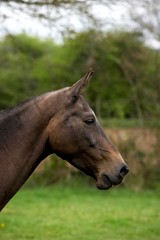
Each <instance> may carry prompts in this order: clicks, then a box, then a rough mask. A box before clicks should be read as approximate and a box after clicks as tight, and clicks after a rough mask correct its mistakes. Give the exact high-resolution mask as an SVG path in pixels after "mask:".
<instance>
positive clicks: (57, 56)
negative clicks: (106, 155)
mask: <svg viewBox="0 0 160 240" xmlns="http://www.w3.org/2000/svg"><path fill="white" fill-rule="evenodd" d="M159 62H160V54H159V52H156V51H154V50H152V49H150V48H148V47H146V46H145V45H144V43H143V40H142V38H141V35H140V34H139V33H136V32H120V31H116V32H111V33H102V32H97V31H95V30H89V31H87V32H82V33H78V34H75V35H73V36H69V37H67V38H65V39H64V43H63V44H62V45H58V44H55V43H54V42H53V41H51V40H40V39H38V38H35V37H29V36H27V35H25V34H21V35H17V36H14V35H7V36H6V37H5V38H4V39H3V40H1V42H0V108H1V109H2V108H4V107H8V106H11V105H14V104H16V103H18V102H20V101H22V100H23V99H26V98H29V97H31V96H33V95H38V94H40V93H42V92H46V91H50V90H53V89H57V88H62V87H65V86H67V85H71V84H73V83H74V82H75V81H76V80H78V79H79V78H80V77H81V76H82V75H83V74H85V72H86V71H87V70H88V69H89V68H90V67H93V69H94V71H95V73H94V79H93V80H92V85H91V87H90V88H89V89H88V91H87V98H88V99H89V101H90V103H91V106H92V108H93V109H94V110H95V111H96V114H97V115H98V116H101V117H102V118H104V117H105V118H106V117H111V118H120V119H124V118H139V119H140V120H141V123H143V119H145V118H146V117H147V118H150V121H151V120H153V118H155V116H156V117H157V116H159V114H160V107H159V104H158V102H159V89H160V85H159V83H160V81H159V73H158V72H159V70H158V66H159Z"/></svg>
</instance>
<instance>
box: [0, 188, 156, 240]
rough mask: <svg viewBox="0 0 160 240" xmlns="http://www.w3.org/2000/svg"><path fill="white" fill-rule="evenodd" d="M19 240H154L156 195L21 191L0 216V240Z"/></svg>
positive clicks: (118, 190) (89, 190) (119, 191)
mask: <svg viewBox="0 0 160 240" xmlns="http://www.w3.org/2000/svg"><path fill="white" fill-rule="evenodd" d="M84 185H85V184H84ZM23 239H36V240H52V239H53V240H105V239H107V240H159V239H160V194H159V193H158V191H157V192H152V191H144V192H133V191H131V190H126V189H122V188H120V187H118V188H115V189H112V190H109V191H98V190H97V189H95V188H93V187H89V186H86V185H85V186H84V187H82V185H81V186H74V185H73V186H70V185H66V186H64V185H62V184H61V185H55V186H54V187H41V188H32V189H28V188H24V189H22V190H21V191H20V192H19V193H18V194H17V195H16V196H15V197H14V198H13V199H12V201H10V203H9V204H8V205H7V206H6V207H5V209H4V210H3V211H2V213H1V215H0V240H23Z"/></svg>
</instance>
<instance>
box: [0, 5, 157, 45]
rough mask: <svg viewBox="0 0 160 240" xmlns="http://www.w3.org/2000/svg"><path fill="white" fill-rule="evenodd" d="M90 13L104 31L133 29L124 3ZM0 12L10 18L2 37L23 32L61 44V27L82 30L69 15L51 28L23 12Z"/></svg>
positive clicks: (78, 21)
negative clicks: (98, 21) (69, 26)
mask: <svg viewBox="0 0 160 240" xmlns="http://www.w3.org/2000/svg"><path fill="white" fill-rule="evenodd" d="M92 11H93V13H94V14H95V15H96V16H98V18H99V19H101V20H102V22H103V29H104V30H112V29H115V28H118V29H119V28H121V29H125V30H128V29H129V30H131V29H132V28H134V24H133V22H132V21H131V20H130V17H129V11H128V5H127V4H126V3H122V2H120V3H119V4H114V5H112V6H110V7H104V6H103V7H102V6H101V5H96V6H95V7H93V9H92ZM1 12H3V13H5V14H6V15H8V16H10V18H8V19H6V20H5V22H3V26H5V28H0V36H3V35H4V34H5V33H7V32H10V33H15V34H18V33H21V32H25V33H27V34H29V35H33V36H39V37H41V38H53V39H54V40H55V41H56V42H61V40H62V35H61V33H60V32H61V30H62V29H61V26H62V25H64V24H65V25H66V26H67V24H68V23H69V24H71V23H72V25H73V26H74V28H75V29H76V30H77V31H81V30H84V25H83V24H82V23H81V19H80V18H78V17H77V16H74V15H69V16H67V19H66V18H65V19H62V20H61V21H60V22H59V23H56V24H55V25H52V26H51V24H43V23H42V22H40V20H38V19H36V18H31V17H29V16H27V15H25V14H24V13H23V12H13V11H12V10H11V9H9V8H7V7H4V6H3V7H2V6H1ZM146 43H147V44H148V45H150V46H153V47H155V48H159V49H160V43H158V42H157V41H155V39H151V38H149V37H147V38H146Z"/></svg>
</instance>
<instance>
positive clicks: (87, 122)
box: [84, 118, 95, 125]
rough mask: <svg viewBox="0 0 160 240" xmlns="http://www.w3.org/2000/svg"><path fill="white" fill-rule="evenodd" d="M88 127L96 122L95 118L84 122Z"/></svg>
mask: <svg viewBox="0 0 160 240" xmlns="http://www.w3.org/2000/svg"><path fill="white" fill-rule="evenodd" d="M84 122H85V123H86V124H87V125H90V124H93V123H94V122H95V119H94V118H90V119H87V120H85V121H84Z"/></svg>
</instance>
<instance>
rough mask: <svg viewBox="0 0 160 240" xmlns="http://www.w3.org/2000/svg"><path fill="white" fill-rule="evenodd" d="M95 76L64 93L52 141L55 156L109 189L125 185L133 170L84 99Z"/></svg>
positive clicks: (50, 131) (52, 126) (52, 123)
mask: <svg viewBox="0 0 160 240" xmlns="http://www.w3.org/2000/svg"><path fill="white" fill-rule="evenodd" d="M92 73H93V72H92V70H90V71H89V72H88V73H87V74H86V75H85V76H84V77H83V78H82V79H80V80H79V81H78V82H76V83H75V84H74V85H73V86H71V87H70V88H65V89H64V90H63V91H62V93H61V101H63V104H60V105H61V107H60V109H59V111H57V113H56V114H55V115H54V116H53V118H51V120H50V123H49V125H48V136H49V137H48V139H49V145H50V147H51V148H52V150H53V152H54V153H56V154H57V155H58V156H59V157H61V158H62V159H65V160H67V161H68V162H69V163H71V164H72V165H73V166H75V167H76V168H78V169H80V170H82V171H83V172H85V173H86V174H88V175H90V176H91V177H93V178H95V179H96V185H97V187H98V188H99V189H108V188H110V187H112V185H117V184H119V183H121V182H122V180H123V178H124V176H125V175H126V174H127V173H128V171H129V169H128V167H127V164H126V163H125V162H124V160H123V158H122V156H121V155H120V153H119V152H118V150H117V148H116V147H115V146H114V145H113V144H112V142H111V141H110V140H109V138H108V137H107V136H106V135H105V133H104V131H103V130H102V128H101V126H100V124H99V122H98V120H97V118H96V115H95V113H94V112H93V110H92V109H91V108H90V106H89V105H88V103H87V102H86V101H85V99H84V97H83V95H82V92H83V90H84V89H85V87H86V86H87V85H88V83H89V80H90V79H91V76H92ZM57 104H58V102H57Z"/></svg>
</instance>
